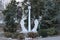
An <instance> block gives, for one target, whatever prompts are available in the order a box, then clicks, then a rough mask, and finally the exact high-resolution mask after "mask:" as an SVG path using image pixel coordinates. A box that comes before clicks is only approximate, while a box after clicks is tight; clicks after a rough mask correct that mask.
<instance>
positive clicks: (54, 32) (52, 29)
mask: <svg viewBox="0 0 60 40" xmlns="http://www.w3.org/2000/svg"><path fill="white" fill-rule="evenodd" d="M47 34H48V35H49V36H53V35H54V34H56V30H55V28H49V29H47Z"/></svg>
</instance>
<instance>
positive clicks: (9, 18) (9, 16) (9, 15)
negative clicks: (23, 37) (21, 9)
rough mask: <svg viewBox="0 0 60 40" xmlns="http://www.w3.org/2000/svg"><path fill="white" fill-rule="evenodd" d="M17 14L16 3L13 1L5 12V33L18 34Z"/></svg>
mask: <svg viewBox="0 0 60 40" xmlns="http://www.w3.org/2000/svg"><path fill="white" fill-rule="evenodd" d="M16 13H17V5H16V1H15V0H12V1H11V3H9V4H8V6H7V7H6V9H5V10H4V11H3V14H4V16H5V24H6V27H5V28H4V31H5V32H16V29H17V24H16V23H15V20H14V18H15V17H16Z"/></svg>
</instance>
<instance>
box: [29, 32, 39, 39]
mask: <svg viewBox="0 0 60 40" xmlns="http://www.w3.org/2000/svg"><path fill="white" fill-rule="evenodd" d="M37 36H38V33H33V32H29V33H28V37H31V38H36V37H37Z"/></svg>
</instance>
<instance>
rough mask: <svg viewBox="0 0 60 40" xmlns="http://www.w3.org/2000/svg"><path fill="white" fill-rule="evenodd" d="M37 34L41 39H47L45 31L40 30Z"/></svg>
mask: <svg viewBox="0 0 60 40" xmlns="http://www.w3.org/2000/svg"><path fill="white" fill-rule="evenodd" d="M38 34H39V36H42V37H47V36H48V35H47V30H46V29H41V30H39V31H38Z"/></svg>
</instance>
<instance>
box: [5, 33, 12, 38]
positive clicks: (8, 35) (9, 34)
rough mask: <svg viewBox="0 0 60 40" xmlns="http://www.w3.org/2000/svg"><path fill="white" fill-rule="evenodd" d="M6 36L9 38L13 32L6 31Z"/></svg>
mask: <svg viewBox="0 0 60 40" xmlns="http://www.w3.org/2000/svg"><path fill="white" fill-rule="evenodd" d="M4 36H5V37H8V38H9V37H12V33H10V32H5V33H4Z"/></svg>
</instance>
